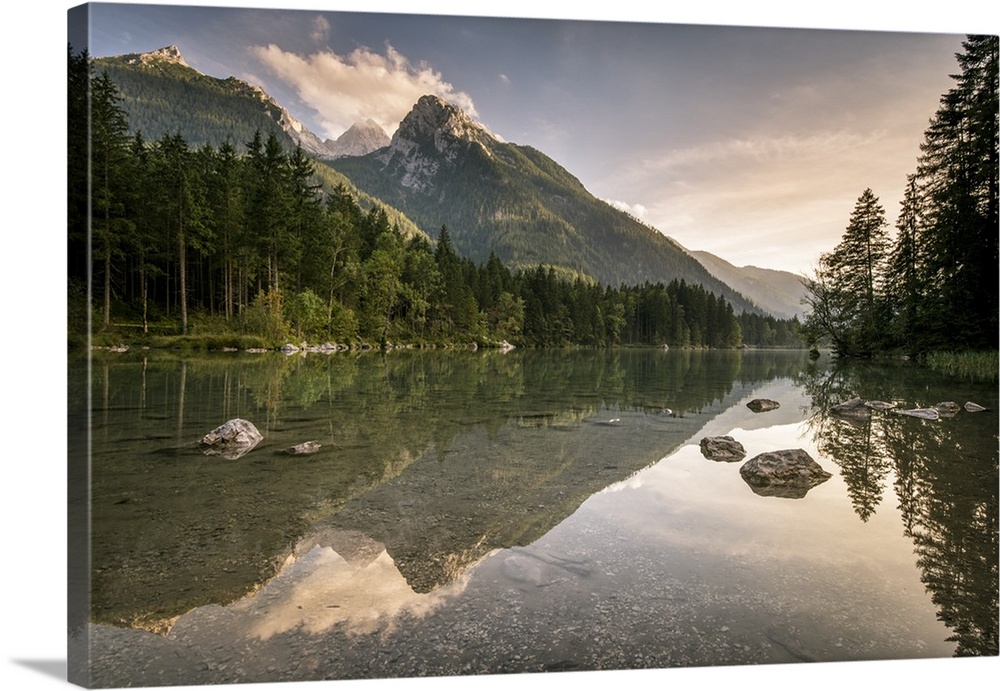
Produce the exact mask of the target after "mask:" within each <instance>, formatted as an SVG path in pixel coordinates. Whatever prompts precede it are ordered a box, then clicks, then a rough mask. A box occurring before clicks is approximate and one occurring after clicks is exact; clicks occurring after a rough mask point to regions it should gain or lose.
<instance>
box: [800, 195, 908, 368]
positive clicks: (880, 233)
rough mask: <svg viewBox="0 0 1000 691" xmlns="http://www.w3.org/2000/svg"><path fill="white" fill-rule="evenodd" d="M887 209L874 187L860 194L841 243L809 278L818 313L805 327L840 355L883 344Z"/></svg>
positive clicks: (861, 352)
mask: <svg viewBox="0 0 1000 691" xmlns="http://www.w3.org/2000/svg"><path fill="white" fill-rule="evenodd" d="M887 228H888V223H887V222H886V220H885V210H884V209H883V208H882V205H881V204H879V200H878V197H876V196H875V193H874V192H872V190H871V189H870V188H869V189H866V190H865V191H864V192H862V193H861V196H860V197H858V200H857V202H856V203H855V205H854V210H853V211H852V212H851V218H850V222H849V223H848V224H847V229H846V230H845V232H844V235H843V238H842V239H841V241H840V244H838V245H837V247H836V248H834V250H833V251H832V252H829V253H825V254H823V255H821V256H820V262H819V264H820V266H819V269H817V271H816V276H815V277H814V278H812V279H809V280H807V282H806V288H807V289H808V291H809V295H808V296H807V302H808V304H809V305H810V306H811V307H812V313H811V314H810V315H809V316H808V317H807V318H806V323H805V328H806V329H807V331H809V332H810V333H811V334H813V337H814V338H816V337H818V336H826V337H829V338H830V340H831V341H832V342H833V346H834V349H835V351H836V352H837V354H838V355H848V356H867V355H871V354H872V353H873V352H875V351H876V350H878V349H879V348H880V347H881V343H882V335H883V331H884V329H885V327H886V321H887V320H886V316H885V302H884V298H885V267H886V260H887V258H888V256H889V236H888V231H887Z"/></svg>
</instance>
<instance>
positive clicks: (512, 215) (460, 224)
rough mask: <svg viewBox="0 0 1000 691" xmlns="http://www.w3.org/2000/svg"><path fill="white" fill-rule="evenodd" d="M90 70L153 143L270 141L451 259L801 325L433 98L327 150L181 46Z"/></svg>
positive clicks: (738, 274) (784, 298)
mask: <svg viewBox="0 0 1000 691" xmlns="http://www.w3.org/2000/svg"><path fill="white" fill-rule="evenodd" d="M94 62H95V68H96V70H97V71H98V72H101V71H105V72H107V74H108V76H109V77H111V79H112V80H113V81H114V82H115V83H116V85H117V86H118V89H119V91H120V92H121V95H122V97H123V107H124V108H125V110H126V112H127V113H128V117H129V123H130V126H131V127H132V129H133V130H139V131H141V132H142V133H143V135H144V136H145V137H146V139H147V140H155V139H158V138H159V137H161V136H163V135H164V134H173V133H175V132H180V133H181V135H182V136H183V137H184V139H185V140H186V141H187V142H188V144H189V145H191V146H200V145H202V144H210V145H212V146H219V145H221V144H222V143H223V142H224V141H226V140H227V139H228V140H229V141H231V142H232V143H233V145H234V146H236V147H237V149H240V148H241V147H243V146H245V144H246V142H249V141H250V140H251V139H252V137H253V135H254V133H255V132H258V131H259V132H261V133H262V134H269V133H272V132H273V133H275V134H276V135H277V136H278V137H279V139H280V140H281V141H282V142H283V143H284V145H285V146H287V147H288V148H289V149H290V148H293V147H295V146H296V145H298V146H300V147H301V148H302V149H303V151H305V152H306V153H307V154H309V155H310V156H312V157H313V158H314V159H315V160H316V169H317V175H318V176H319V177H320V178H321V179H322V181H323V184H324V186H325V187H326V188H327V189H330V188H332V187H334V186H336V185H338V184H345V185H346V186H347V187H348V188H349V189H350V190H352V191H354V192H356V193H357V195H358V197H359V202H360V203H362V205H363V206H366V207H370V206H372V205H374V204H380V205H382V206H383V207H385V208H386V210H387V213H389V216H390V220H392V221H393V222H396V223H398V224H399V225H400V227H401V228H402V229H403V230H404V232H406V233H408V234H413V233H424V234H426V235H427V236H429V237H431V238H436V237H437V235H438V234H439V232H440V228H441V227H442V226H447V227H448V230H449V233H450V235H451V238H452V241H453V243H454V245H455V248H456V250H457V251H458V252H459V253H460V254H462V255H463V256H466V257H469V258H470V259H472V260H474V261H477V262H485V261H486V260H487V259H488V258H489V256H490V254H491V253H492V254H495V255H496V256H497V257H498V258H499V259H500V260H501V261H503V262H505V263H506V264H508V265H509V266H511V267H513V268H529V267H533V266H537V265H545V266H551V267H553V268H554V269H555V270H557V271H558V272H560V273H561V274H563V275H564V276H567V277H574V276H576V277H580V278H583V279H585V280H596V281H599V282H601V283H603V284H605V285H614V286H617V285H620V284H628V285H638V284H642V283H645V282H650V283H657V282H662V283H668V282H670V281H671V280H674V279H677V280H684V281H686V282H688V283H693V284H697V285H701V286H703V287H705V288H706V289H707V290H709V291H711V292H713V293H716V294H718V295H722V296H723V297H725V298H726V299H727V300H728V301H729V302H730V303H731V304H732V305H733V308H734V311H735V312H737V313H740V312H743V311H751V312H760V313H770V314H773V315H775V316H779V317H782V318H787V317H790V316H792V315H794V314H800V313H801V306H800V305H798V299H799V295H800V292H801V284H798V282H797V279H795V280H794V281H791V280H789V277H792V276H793V275H792V274H787V275H783V273H784V272H767V271H766V270H752V267H746V268H744V269H736V268H735V267H733V266H732V265H730V264H728V263H727V262H725V261H723V260H720V259H718V258H717V257H712V256H711V255H707V253H698V252H693V253H689V252H688V251H686V250H685V249H684V248H682V247H681V246H680V245H679V244H677V243H676V242H674V241H673V240H672V239H670V238H668V237H667V236H665V235H663V234H662V233H660V232H659V231H657V230H656V229H655V228H652V227H650V226H648V225H645V224H643V223H641V222H640V221H638V220H636V219H635V218H633V217H632V216H630V215H628V214H626V213H624V212H622V211H619V210H618V209H615V208H613V207H612V206H610V205H609V204H607V203H606V202H604V201H602V200H600V199H597V198H596V197H594V196H593V195H592V194H591V193H590V192H588V191H587V190H586V189H585V188H584V186H583V185H582V184H581V183H580V181H579V180H577V179H576V178H575V177H574V176H573V175H572V174H570V173H569V172H568V171H567V170H565V169H564V168H563V167H562V166H560V165H559V164H558V163H556V162H555V161H553V160H552V159H551V158H549V157H548V156H546V155H545V154H543V153H542V152H540V151H538V150H537V149H534V148H532V147H529V146H519V145H516V144H512V143H508V142H505V141H502V140H501V139H500V138H499V137H496V136H494V135H493V134H492V133H490V132H489V131H488V130H486V129H485V128H484V127H482V126H481V125H479V124H478V123H476V122H475V121H473V120H472V119H471V118H469V117H468V116H466V115H465V114H464V113H463V112H462V111H461V110H459V109H458V108H456V107H455V106H453V105H451V104H448V103H446V102H445V101H443V100H441V99H440V98H437V97H436V96H424V97H422V98H421V99H420V100H419V101H418V102H417V103H416V104H415V105H414V107H413V109H412V110H411V111H410V113H409V114H408V115H407V116H406V117H405V118H404V119H403V121H402V122H401V123H400V125H399V128H398V129H397V130H396V133H395V134H394V135H393V137H392V138H391V139H390V138H389V137H388V135H386V133H385V131H384V130H382V128H381V127H379V126H378V124H376V123H375V122H374V121H371V120H367V121H364V122H359V123H356V124H355V125H354V126H352V127H351V128H350V129H348V130H347V131H346V132H344V134H343V135H341V136H340V137H339V138H338V139H337V140H329V139H328V140H322V139H320V137H318V136H317V135H316V134H314V133H313V132H311V131H309V129H308V128H307V127H306V126H305V125H303V124H302V123H301V122H300V121H298V120H297V119H296V118H294V117H293V116H292V115H291V114H290V113H289V112H288V110H286V109H285V108H284V107H283V106H281V105H280V104H279V103H277V102H276V101H275V100H274V99H273V98H271V97H270V96H269V95H268V94H267V93H265V92H264V91H263V90H262V89H261V88H259V87H256V86H252V85H250V84H247V83H246V82H244V81H241V80H239V79H236V78H235V77H228V78H225V79H218V78H215V77H210V76H207V75H204V74H202V73H201V72H199V71H197V70H195V69H194V68H192V67H190V65H188V64H187V62H186V61H185V60H184V58H183V56H182V55H181V54H180V51H179V50H178V49H177V47H176V46H169V47H166V48H162V49H160V50H156V51H152V52H149V53H133V54H129V55H121V56H117V57H108V58H98V59H96V60H95V61H94Z"/></svg>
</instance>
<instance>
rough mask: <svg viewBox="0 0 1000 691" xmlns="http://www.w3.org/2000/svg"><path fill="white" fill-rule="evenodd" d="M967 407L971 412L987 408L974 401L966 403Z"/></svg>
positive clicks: (979, 411)
mask: <svg viewBox="0 0 1000 691" xmlns="http://www.w3.org/2000/svg"><path fill="white" fill-rule="evenodd" d="M965 409H966V410H967V411H969V412H970V413H981V412H983V411H984V410H986V408H984V407H983V406H981V405H979V404H978V403H973V402H972V401H968V402H967V403H966V404H965Z"/></svg>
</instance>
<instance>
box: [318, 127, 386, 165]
mask: <svg viewBox="0 0 1000 691" xmlns="http://www.w3.org/2000/svg"><path fill="white" fill-rule="evenodd" d="M389 142H390V139H389V135H387V134H386V133H385V130H383V129H382V126H381V125H379V124H378V123H377V122H375V121H374V120H372V119H371V118H368V119H367V120H364V121H362V122H356V123H354V124H353V125H351V126H350V127H349V128H348V129H347V131H346V132H344V133H343V134H342V135H340V136H339V137H337V139H336V141H334V140H330V139H327V140H326V147H327V149H328V150H329V151H330V153H331V155H332V156H334V157H340V156H364V155H365V154H370V153H371V152H372V151H375V150H376V149H381V148H383V147H385V146H388V145H389Z"/></svg>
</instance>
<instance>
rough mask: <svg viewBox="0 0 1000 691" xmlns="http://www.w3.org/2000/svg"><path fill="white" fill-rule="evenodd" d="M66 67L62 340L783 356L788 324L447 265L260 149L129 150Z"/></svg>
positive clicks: (114, 96)
mask: <svg viewBox="0 0 1000 691" xmlns="http://www.w3.org/2000/svg"><path fill="white" fill-rule="evenodd" d="M69 63H70V64H69V69H70V84H69V108H70V112H69V116H70V123H71V127H70V132H71V141H70V149H69V171H70V190H69V192H70V218H69V221H70V223H69V243H70V252H69V256H70V267H69V278H70V283H69V286H70V320H71V324H70V327H71V333H75V334H77V335H78V336H80V337H84V336H86V334H87V330H88V328H91V329H92V331H93V333H94V334H95V335H96V337H97V338H98V339H99V340H107V341H113V340H115V339H119V340H126V341H128V340H132V341H141V342H149V343H156V342H157V341H156V339H157V338H162V337H173V336H177V337H182V338H185V337H186V338H189V339H190V338H192V337H194V338H200V339H202V342H203V343H211V344H214V345H217V346H229V347H235V346H238V345H243V346H247V345H260V346H265V347H274V346H276V345H280V344H281V343H284V342H285V341H287V340H295V341H296V342H298V341H299V340H308V341H309V342H312V343H317V342H323V341H332V342H336V343H341V344H362V343H368V344H372V345H383V344H388V343H395V344H401V343H402V344H448V343H477V344H483V345H489V344H497V343H500V342H502V341H508V342H510V343H513V344H517V345H524V346H550V345H569V344H577V345H593V346H605V345H615V344H648V345H662V344H668V345H671V346H693V347H705V346H707V347H733V346H738V345H740V344H742V343H743V342H744V340H745V338H744V333H753V334H754V335H755V337H758V338H760V340H759V341H758V343H760V344H761V345H790V344H794V343H796V342H797V341H796V338H797V334H796V328H795V323H794V322H784V323H782V322H777V321H774V320H770V321H769V320H768V319H767V318H764V317H761V316H760V315H745V314H744V315H740V316H737V315H735V314H734V310H733V307H732V305H731V304H730V303H729V302H728V301H727V300H726V299H724V298H723V297H722V296H720V295H716V294H713V293H711V292H709V291H707V290H705V289H704V288H703V287H701V286H698V285H694V284H690V283H687V282H685V281H683V280H672V281H670V282H669V283H663V282H655V283H654V282H648V283H644V284H642V285H638V286H621V287H610V286H608V287H605V286H602V285H601V284H599V283H597V282H595V281H593V280H591V279H586V278H583V277H577V278H575V279H569V278H567V277H566V276H565V273H563V272H559V271H556V270H555V269H554V268H552V267H551V266H546V265H543V264H541V263H540V264H539V265H536V266H534V267H524V268H522V269H517V270H515V269H512V268H510V267H508V266H506V265H505V264H504V263H503V262H502V261H500V259H499V258H498V257H497V256H496V255H490V256H489V257H487V259H486V261H484V262H478V263H477V262H474V261H473V260H471V259H468V258H463V257H461V256H460V255H459V253H458V252H457V251H456V249H455V247H454V244H453V242H452V240H451V236H450V232H449V230H450V229H449V228H448V227H446V226H442V227H440V228H439V230H438V231H437V237H436V238H435V240H436V242H432V241H431V240H430V239H429V238H428V237H427V236H426V235H425V234H424V233H422V232H412V231H411V232H405V230H404V228H402V227H401V225H400V224H399V223H397V222H394V221H393V219H392V218H391V217H390V216H389V214H387V213H386V210H385V209H384V208H382V207H380V206H373V207H372V208H370V209H367V210H366V209H365V208H363V206H362V205H361V203H360V202H359V199H358V197H357V195H356V194H354V192H353V191H352V190H351V189H350V188H349V187H348V186H347V185H346V184H339V185H335V186H333V187H332V188H331V187H330V186H329V180H328V185H327V186H324V185H323V184H322V183H323V175H326V176H327V177H329V173H328V172H326V171H325V170H324V169H323V168H322V167H321V166H320V165H319V164H316V163H315V162H314V161H312V160H311V159H309V158H308V157H307V156H306V155H305V154H304V153H303V152H302V150H301V149H299V148H296V149H293V150H292V151H291V152H287V151H286V150H285V148H284V147H283V145H282V142H281V141H280V140H279V138H278V136H277V134H276V133H274V132H271V133H269V134H267V135H264V134H262V133H261V132H254V133H253V135H252V136H251V137H250V139H249V140H248V141H246V142H243V143H242V146H241V147H240V148H239V149H238V148H237V147H236V146H235V145H234V144H233V143H230V141H229V140H228V139H227V140H224V143H223V144H222V145H220V146H218V147H215V146H212V145H209V144H204V145H201V146H198V147H193V146H191V145H190V144H189V143H188V142H187V141H185V139H184V138H183V136H181V135H180V134H166V135H163V136H161V137H160V138H158V139H156V140H153V141H147V140H146V139H145V138H144V137H143V136H142V135H141V133H135V134H133V133H132V131H131V128H130V127H129V124H128V118H127V114H126V113H125V111H124V109H123V108H122V105H121V95H120V93H119V92H118V90H117V87H116V85H115V84H114V82H113V80H112V79H111V78H110V76H109V75H107V74H104V73H100V74H96V73H95V72H94V70H93V66H92V64H91V62H90V61H89V60H88V59H87V57H86V56H85V55H73V54H72V52H70V56H69ZM88 87H89V92H88ZM88 106H89V107H88ZM88 119H89V123H90V127H89V132H90V133H91V136H90V141H89V148H88V141H87V138H86V137H87V135H86V133H87V132H88V128H87V127H79V126H77V127H74V126H72V125H73V123H85V122H87V121H88ZM88 151H89V160H88ZM241 151H242V152H243V153H241ZM88 168H89V170H91V171H92V173H91V174H90V175H89V177H88ZM319 173H322V175H320V174H319ZM88 206H89V215H88ZM88 243H89V246H90V252H89V253H88V251H87V249H88ZM88 280H89V281H90V285H89V290H88ZM88 320H89V324H88ZM160 342H162V341H160ZM168 342H176V341H168Z"/></svg>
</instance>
